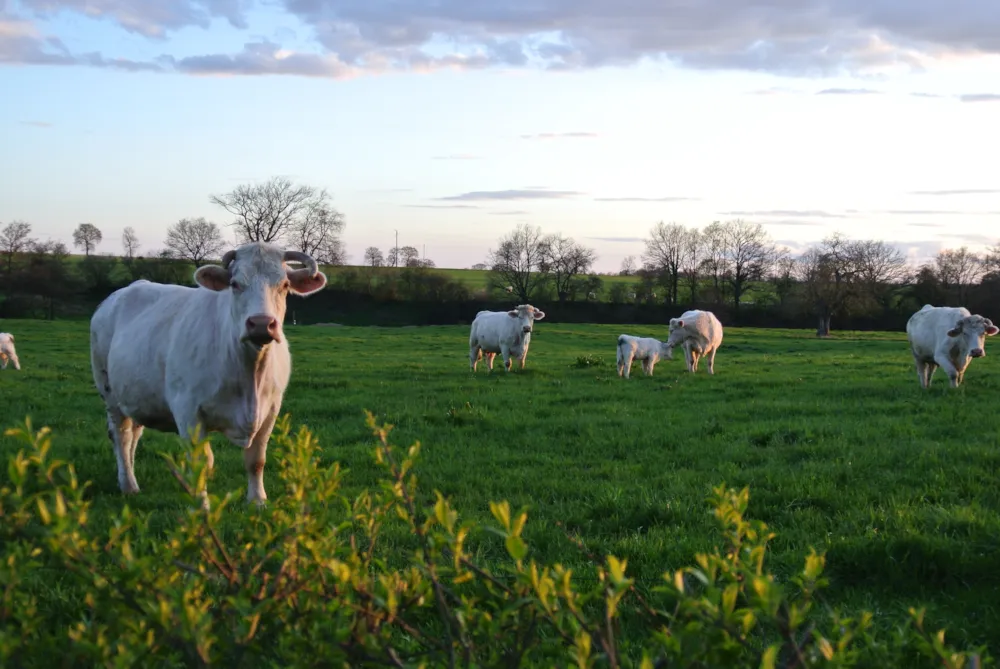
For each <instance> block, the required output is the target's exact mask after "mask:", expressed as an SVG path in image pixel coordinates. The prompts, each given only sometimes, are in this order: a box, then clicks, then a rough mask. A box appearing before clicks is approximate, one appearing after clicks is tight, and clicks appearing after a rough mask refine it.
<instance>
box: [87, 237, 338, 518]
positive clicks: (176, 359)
mask: <svg viewBox="0 0 1000 669" xmlns="http://www.w3.org/2000/svg"><path fill="white" fill-rule="evenodd" d="M286 262H297V263H301V264H302V265H303V268H302V269H291V268H288V267H286V265H285V263H286ZM194 280H195V281H196V282H197V283H198V284H199V286H200V287H197V288H193V287H188V286H175V285H163V284H159V283H151V282H149V281H144V280H140V281H135V282H133V283H132V284H130V285H129V286H126V287H125V288H122V289H120V290H117V291H115V292H114V293H112V294H111V295H110V296H109V297H108V298H107V299H106V300H104V302H102V303H101V304H100V306H98V307H97V310H96V311H95V312H94V316H93V317H92V318H91V321H90V359H91V367H92V370H93V374H94V383H95V384H96V385H97V390H98V392H99V393H100V395H101V397H102V398H103V399H104V403H105V405H106V406H107V413H108V436H109V437H110V438H111V441H112V442H113V443H114V448H115V456H116V457H117V459H118V485H119V487H120V488H121V489H122V492H125V493H127V494H130V493H137V492H139V484H138V483H137V482H136V480H135V449H136V444H137V443H138V441H139V437H141V436H142V431H143V428H144V427H151V428H153V429H154V430H159V431H162V432H172V433H178V434H180V435H181V436H187V435H194V434H195V430H196V428H197V427H199V426H200V431H199V432H198V433H197V436H198V438H204V437H205V435H206V434H207V433H208V432H222V433H223V434H224V435H225V436H226V437H227V438H228V439H229V440H230V441H231V442H233V443H234V444H236V445H238V446H240V447H241V448H243V463H244V466H245V468H246V472H247V500H248V501H256V502H257V503H258V504H261V503H263V502H264V500H266V499H267V494H266V493H265V492H264V461H265V457H266V453H267V442H268V439H270V436H271V430H272V429H273V428H274V421H275V418H277V416H278V412H279V411H280V409H281V401H282V398H283V396H284V392H285V388H286V386H287V385H288V379H289V376H290V374H291V355H290V354H289V352H288V342H287V340H286V339H285V334H284V331H283V330H282V323H283V322H284V318H285V297H286V295H288V294H289V293H294V294H297V295H310V294H312V293H315V292H316V291H318V290H320V289H322V288H323V286H324V285H326V276H324V275H323V274H322V273H321V272H320V271H319V269H318V267H317V266H316V261H315V260H313V259H312V258H311V257H310V256H308V255H306V254H305V253H301V252H299V251H282V250H281V249H280V248H279V247H277V246H274V245H272V244H267V243H263V242H255V243H251V244H245V245H243V246H241V247H239V248H238V249H236V250H235V251H227V252H226V254H225V255H224V256H223V257H222V266H221V267H220V266H218V265H204V266H202V267H199V268H198V269H197V271H195V273H194ZM214 460H215V458H214V456H213V454H212V451H211V449H209V450H208V464H209V466H210V467H211V466H212V465H213V464H214Z"/></svg>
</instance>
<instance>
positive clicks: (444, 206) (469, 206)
mask: <svg viewBox="0 0 1000 669" xmlns="http://www.w3.org/2000/svg"><path fill="white" fill-rule="evenodd" d="M403 206H404V207H413V208H416V209H479V207H478V206H477V205H474V204H404V205H403Z"/></svg>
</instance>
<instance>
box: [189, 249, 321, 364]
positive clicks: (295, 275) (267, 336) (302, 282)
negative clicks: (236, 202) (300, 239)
mask: <svg viewBox="0 0 1000 669" xmlns="http://www.w3.org/2000/svg"><path fill="white" fill-rule="evenodd" d="M286 262H298V263H301V264H302V265H303V267H302V268H301V269H291V268H289V267H286V266H285V263H286ZM194 280H195V281H197V282H198V284H199V285H201V286H203V287H205V288H208V289H209V290H215V291H224V290H228V291H230V292H231V293H232V300H231V302H230V304H231V305H232V306H231V308H232V317H233V323H234V325H235V326H236V329H237V331H238V332H239V340H240V341H241V342H244V343H246V344H247V345H249V346H251V347H253V348H254V349H256V350H258V351H259V350H260V349H262V348H263V347H264V346H266V345H267V344H270V343H271V342H272V341H277V342H280V341H281V340H282V336H283V333H282V329H281V324H282V323H283V322H284V320H285V297H286V296H287V295H288V293H295V294H296V295H311V294H312V293H315V292H316V291H318V290H321V289H322V288H323V286H325V285H326V276H325V275H324V274H323V273H322V272H320V271H319V268H318V267H317V265H316V261H315V260H313V259H312V257H310V256H309V255H307V254H305V253H302V252H300V251H282V250H281V249H280V248H278V247H277V246H274V245H273V244H267V243H264V242H254V243H251V244H244V245H243V246H241V247H239V248H238V249H236V250H235V251H227V252H226V254H225V255H224V256H222V266H221V267H220V266H219V265H204V266H202V267H199V268H198V270H197V271H196V272H195V273H194Z"/></svg>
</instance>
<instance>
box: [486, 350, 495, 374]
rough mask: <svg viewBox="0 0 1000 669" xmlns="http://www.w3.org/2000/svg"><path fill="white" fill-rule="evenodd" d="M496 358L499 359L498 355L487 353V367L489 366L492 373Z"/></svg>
mask: <svg viewBox="0 0 1000 669" xmlns="http://www.w3.org/2000/svg"><path fill="white" fill-rule="evenodd" d="M496 357H497V354H496V353H487V354H486V364H487V365H489V370H490V371H491V372H492V371H493V360H494V359H495V358H496Z"/></svg>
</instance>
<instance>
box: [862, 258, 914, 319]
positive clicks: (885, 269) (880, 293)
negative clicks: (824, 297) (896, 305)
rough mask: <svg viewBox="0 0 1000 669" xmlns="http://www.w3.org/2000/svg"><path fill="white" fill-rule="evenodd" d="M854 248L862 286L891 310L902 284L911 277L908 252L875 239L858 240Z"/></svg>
mask: <svg viewBox="0 0 1000 669" xmlns="http://www.w3.org/2000/svg"><path fill="white" fill-rule="evenodd" d="M853 252H854V256H855V262H856V263H857V279H858V282H859V284H860V285H859V288H860V289H861V290H862V291H863V292H864V294H865V296H866V297H867V298H868V299H870V300H872V301H873V302H874V303H875V304H877V305H878V306H880V307H881V308H882V311H883V313H888V312H889V310H890V309H891V308H892V300H893V297H894V296H895V295H896V293H897V292H898V290H899V288H900V284H902V283H903V282H904V281H906V279H907V278H908V277H909V270H908V269H907V267H906V256H905V255H903V252H902V251H900V250H899V249H897V248H896V247H894V246H892V245H890V244H887V243H885V242H883V241H873V240H862V241H858V242H854V248H853Z"/></svg>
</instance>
